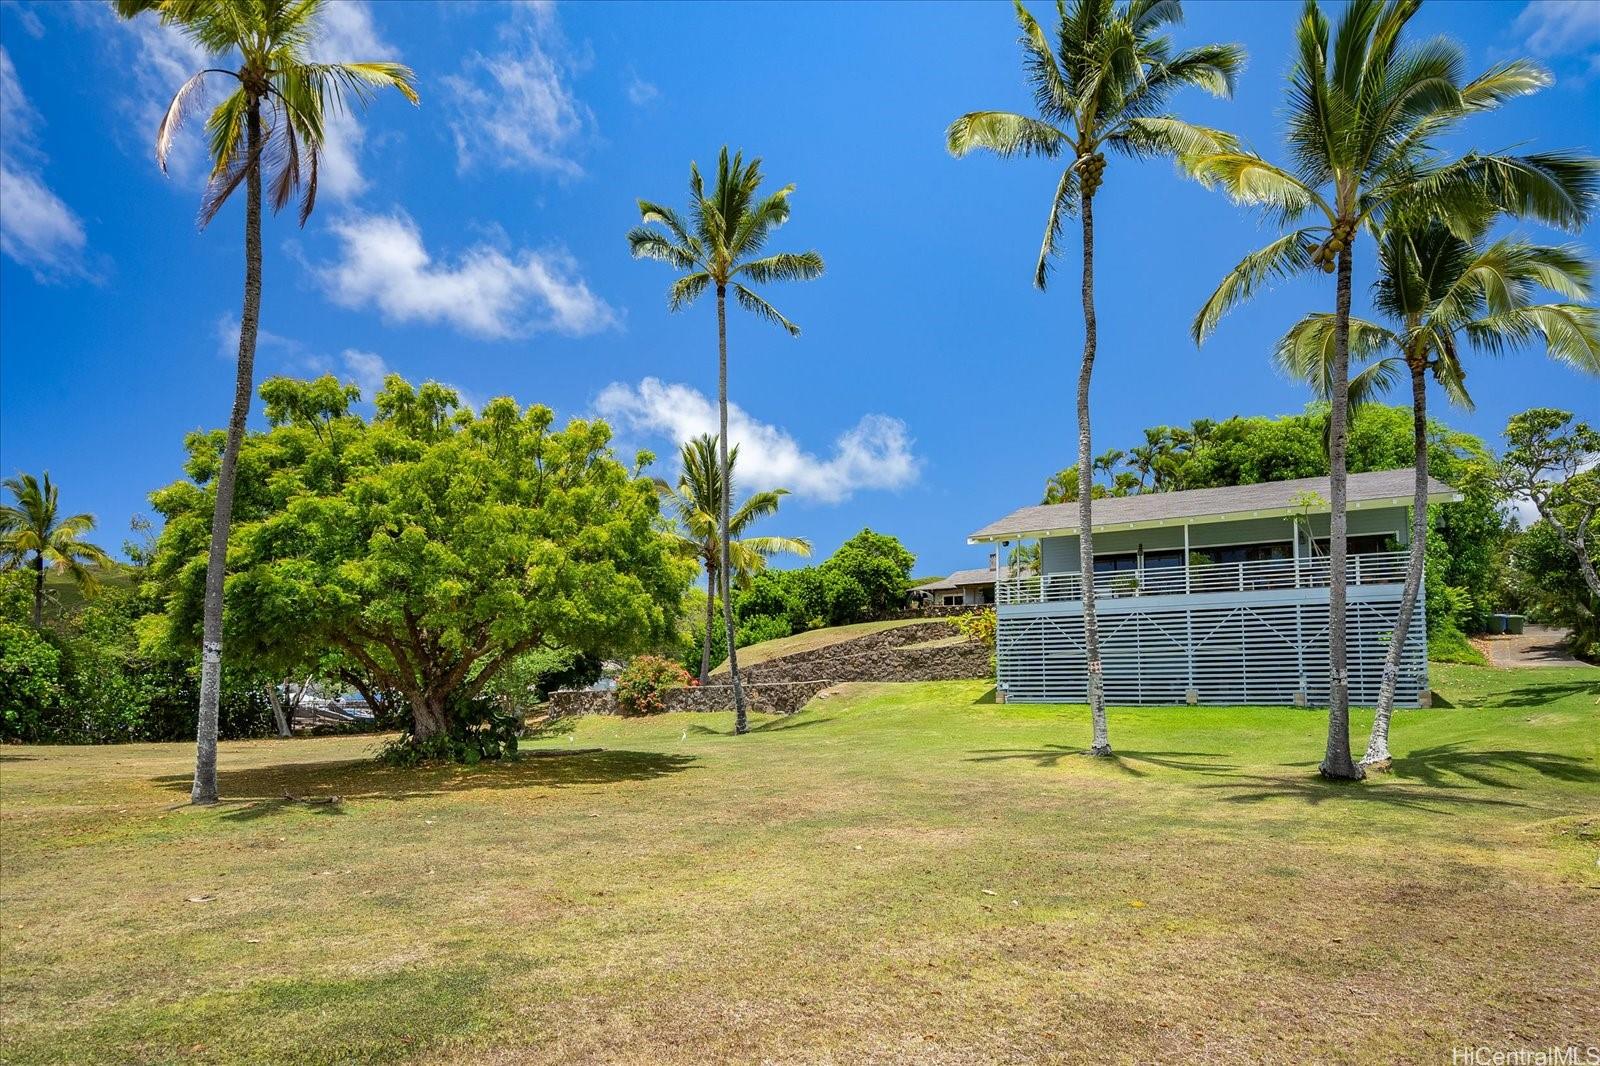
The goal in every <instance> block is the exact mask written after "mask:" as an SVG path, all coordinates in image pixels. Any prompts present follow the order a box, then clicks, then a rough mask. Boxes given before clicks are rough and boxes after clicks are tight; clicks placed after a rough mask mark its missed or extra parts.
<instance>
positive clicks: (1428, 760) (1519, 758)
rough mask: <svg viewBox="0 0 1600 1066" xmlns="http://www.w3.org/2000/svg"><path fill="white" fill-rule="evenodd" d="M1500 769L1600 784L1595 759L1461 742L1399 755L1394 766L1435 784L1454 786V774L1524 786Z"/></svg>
mask: <svg viewBox="0 0 1600 1066" xmlns="http://www.w3.org/2000/svg"><path fill="white" fill-rule="evenodd" d="M1496 771H1499V772H1500V773H1507V774H1510V773H1518V772H1527V771H1532V772H1533V773H1536V774H1539V775H1540V776H1542V777H1552V778H1555V779H1556V780H1558V781H1570V782H1573V783H1576V784H1600V767H1597V766H1595V764H1594V762H1593V760H1589V759H1581V758H1578V757H1577V756H1574V755H1560V754H1557V753H1556V752H1551V751H1521V750H1517V749H1501V750H1496V751H1474V750H1470V749H1465V748H1463V747H1462V746H1461V745H1460V744H1438V745H1435V746H1434V747H1431V748H1417V749H1414V750H1412V751H1409V752H1407V753H1406V754H1405V755H1404V756H1397V757H1396V758H1395V760H1394V763H1393V766H1392V767H1391V772H1392V773H1393V774H1394V776H1395V777H1397V778H1399V777H1404V778H1411V779H1414V780H1417V781H1420V782H1422V783H1423V784H1425V785H1432V786H1435V787H1454V786H1451V785H1450V784H1449V778H1450V777H1452V776H1454V777H1462V778H1466V779H1467V780H1468V781H1472V782H1475V783H1477V784H1480V785H1487V786H1489V787H1490V788H1510V789H1515V788H1519V787H1521V786H1519V785H1516V784H1512V783H1511V782H1508V781H1506V780H1504V779H1503V778H1502V777H1501V776H1499V775H1498V774H1497V773H1496Z"/></svg>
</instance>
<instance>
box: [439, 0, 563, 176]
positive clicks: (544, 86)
mask: <svg viewBox="0 0 1600 1066" xmlns="http://www.w3.org/2000/svg"><path fill="white" fill-rule="evenodd" d="M499 36H500V41H501V44H502V45H503V46H504V47H503V48H502V49H501V50H499V51H497V52H495V53H494V54H492V55H485V54H484V53H482V52H476V51H475V52H473V53H471V54H470V55H469V56H467V58H466V61H465V62H464V63H463V64H462V67H461V73H459V74H454V75H451V76H449V77H446V78H445V79H444V83H445V87H446V88H447V89H448V90H449V92H450V95H451V99H452V104H453V108H454V111H455V117H454V118H453V119H452V120H451V122H450V129H451V131H452V133H454V135H455V142H456V162H457V166H458V167H459V169H461V170H463V171H466V170H470V169H472V168H473V167H476V166H481V165H488V166H491V167H501V168H517V167H528V168H532V169H534V170H547V171H553V172H555V173H557V174H565V175H576V174H580V173H582V168H581V167H579V166H578V164H577V162H576V161H574V160H573V159H572V158H571V154H572V151H573V149H574V147H575V142H576V141H577V140H578V138H579V136H580V135H581V134H582V133H583V132H584V130H585V129H586V128H587V127H588V126H589V125H590V124H591V123H592V121H593V115H592V114H591V113H590V111H589V109H588V108H586V107H585V106H584V105H583V104H582V103H581V102H580V101H579V100H578V99H577V97H576V96H575V95H574V94H573V92H572V89H571V87H570V86H569V85H568V84H567V78H568V77H569V76H570V74H571V73H572V70H573V67H574V66H575V64H574V62H573V61H572V60H571V59H570V58H569V57H568V50H567V47H566V44H565V41H564V40H563V38H562V36H561V29H560V26H559V25H558V24H557V21H556V15H555V8H554V5H552V4H548V3H520V4H516V5H514V6H513V7H512V9H511V15H510V16H509V17H508V18H507V19H506V21H505V22H504V23H503V24H502V25H501V27H500V34H499Z"/></svg>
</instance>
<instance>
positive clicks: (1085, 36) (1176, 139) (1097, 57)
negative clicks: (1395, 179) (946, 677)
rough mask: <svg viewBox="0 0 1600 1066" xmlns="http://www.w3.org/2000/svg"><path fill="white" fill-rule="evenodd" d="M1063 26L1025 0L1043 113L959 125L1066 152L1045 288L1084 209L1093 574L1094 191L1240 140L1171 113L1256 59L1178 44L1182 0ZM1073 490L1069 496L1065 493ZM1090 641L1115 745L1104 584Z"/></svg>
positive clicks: (1086, 496) (983, 117) (1094, 703)
mask: <svg viewBox="0 0 1600 1066" xmlns="http://www.w3.org/2000/svg"><path fill="white" fill-rule="evenodd" d="M1057 10H1058V12H1059V15H1060V24H1059V25H1058V26H1057V28H1056V34H1055V41H1054V44H1053V45H1052V43H1051V41H1050V39H1049V38H1048V37H1047V36H1046V35H1045V31H1044V29H1043V28H1042V27H1041V26H1040V25H1039V23H1038V21H1037V20H1036V19H1035V18H1034V17H1033V16H1032V15H1031V14H1029V12H1028V9H1027V8H1025V7H1023V6H1022V3H1021V0H1018V2H1017V4H1016V17H1017V23H1018V25H1019V26H1020V27H1021V29H1022V37H1021V45H1022V59H1023V67H1024V70H1025V73H1026V75H1027V79H1028V82H1029V85H1030V87H1031V88H1032V89H1033V96H1034V104H1035V107H1036V109H1037V111H1038V114H1037V115H1036V116H1035V115H1022V114H1016V113H1014V112H1010V111H973V112H970V113H968V114H965V115H962V116H961V117H960V118H958V119H956V120H955V122H953V123H951V125H950V129H949V131H948V133H947V144H948V147H949V149H950V152H951V153H952V154H953V155H956V156H962V155H966V154H967V153H969V152H972V151H975V150H978V149H985V150H988V151H991V152H995V153H996V154H998V155H1000V156H1001V157H1003V158H1011V157H1014V156H1043V157H1045V158H1050V159H1056V158H1064V159H1065V160H1066V166H1065V167H1064V168H1063V169H1062V171H1061V176H1060V178H1058V179H1057V181H1056V188H1055V195H1054V196H1053V197H1052V198H1051V200H1050V210H1049V213H1048V215H1047V216H1046V220H1045V227H1044V241H1043V243H1042V244H1041V245H1040V248H1039V257H1038V260H1037V262H1036V263H1035V265H1034V270H1033V280H1034V284H1035V285H1037V286H1038V287H1039V288H1040V289H1044V288H1045V286H1046V284H1047V282H1048V280H1049V275H1050V266H1051V260H1052V259H1054V258H1055V255H1056V252H1057V250H1058V245H1059V243H1060V241H1061V237H1062V231H1063V229H1064V227H1065V225H1066V222H1067V220H1068V219H1070V218H1071V217H1072V216H1073V215H1077V216H1078V220H1079V224H1080V227H1081V233H1082V252H1083V277H1082V300H1083V355H1082V358H1081V360H1080V361H1079V364H1078V396H1077V413H1078V462H1077V470H1076V473H1077V478H1078V485H1077V488H1076V491H1075V493H1073V494H1072V496H1073V497H1074V498H1075V499H1076V500H1077V503H1078V530H1079V542H1078V545H1079V552H1080V554H1081V568H1082V572H1083V573H1085V574H1092V573H1094V525H1093V522H1092V517H1093V507H1092V500H1093V498H1094V492H1093V490H1092V483H1093V480H1094V469H1095V468H1094V458H1093V451H1092V442H1091V438H1090V432H1089V384H1090V380H1091V378H1092V376H1093V372H1094V361H1095V354H1096V348H1097V344H1098V337H1099V334H1098V332H1097V323H1096V319H1095V290H1094V239H1095V230H1094V200H1095V194H1096V192H1098V191H1099V189H1100V187H1101V185H1102V184H1104V182H1105V170H1106V156H1105V153H1106V152H1107V151H1108V150H1109V151H1111V152H1113V153H1116V154H1120V155H1124V156H1130V157H1133V158H1147V157H1150V156H1175V155H1179V154H1183V153H1195V152H1200V151H1203V150H1207V149H1212V148H1216V147H1219V146H1221V145H1223V144H1226V143H1231V141H1229V140H1228V138H1226V137H1225V136H1224V135H1222V134H1220V133H1218V132H1217V131H1216V130H1210V129H1206V128H1204V127H1201V126H1196V125H1193V124H1191V123H1188V122H1184V121H1183V120H1181V119H1179V118H1176V117H1175V116H1173V115H1171V114H1168V113H1167V112H1166V107H1167V104H1168V103H1169V101H1170V100H1171V98H1172V96H1173V94H1174V93H1176V92H1177V91H1178V90H1180V89H1184V88H1189V87H1196V88H1201V89H1204V90H1206V91H1207V92H1210V93H1213V94H1214V95H1217V96H1228V95H1230V94H1231V93H1232V92H1233V84H1234V78H1235V77H1236V75H1237V74H1238V72H1239V70H1240V68H1241V67H1243V65H1244V51H1243V49H1241V48H1240V47H1239V46H1238V45H1232V44H1207V45H1201V46H1199V47H1197V48H1189V49H1184V50H1177V49H1175V48H1174V47H1173V44H1172V40H1171V38H1169V37H1168V36H1167V35H1166V32H1165V31H1166V29H1167V27H1168V26H1170V25H1172V24H1174V23H1176V22H1178V21H1180V20H1181V18H1182V8H1181V5H1180V4H1179V3H1178V0H1127V2H1125V3H1120V4H1118V3H1113V2H1112V0H1072V2H1071V3H1061V4H1058V7H1057ZM1063 495H1065V494H1063ZM1083 627H1084V641H1085V645H1086V649H1087V653H1088V669H1089V703H1090V707H1091V710H1092V717H1093V721H1094V739H1093V743H1092V746H1091V747H1090V751H1091V752H1092V753H1093V754H1095V755H1110V754H1111V742H1110V739H1109V735H1108V733H1107V729H1106V709H1105V694H1104V689H1103V686H1102V683H1101V673H1100V641H1099V634H1098V630H1097V626H1096V619H1095V599H1094V588H1093V587H1092V583H1091V582H1085V583H1084V589H1083Z"/></svg>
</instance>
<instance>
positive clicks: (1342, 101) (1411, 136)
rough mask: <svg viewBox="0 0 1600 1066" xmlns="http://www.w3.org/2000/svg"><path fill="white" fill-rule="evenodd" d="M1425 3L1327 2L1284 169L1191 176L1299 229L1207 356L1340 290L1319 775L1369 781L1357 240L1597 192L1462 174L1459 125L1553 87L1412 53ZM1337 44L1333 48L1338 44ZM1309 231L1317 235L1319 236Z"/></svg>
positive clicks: (1483, 171)
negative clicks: (1239, 332) (1354, 505)
mask: <svg viewBox="0 0 1600 1066" xmlns="http://www.w3.org/2000/svg"><path fill="white" fill-rule="evenodd" d="M1419 6H1420V0H1352V2H1351V3H1349V4H1347V5H1346V6H1345V8H1344V11H1343V13H1342V14H1341V16H1340V19H1339V24H1338V27H1337V29H1336V30H1334V29H1332V28H1331V27H1330V24H1329V22H1328V20H1327V18H1326V17H1325V16H1324V15H1323V13H1322V10H1321V8H1320V7H1319V6H1318V4H1317V2H1316V0H1307V2H1306V5H1305V9H1304V12H1303V13H1302V15H1301V18H1300V21H1299V23H1298V24H1297V25H1296V28H1295V54H1294V63H1293V66H1292V67H1291V69H1290V72H1289V81H1288V93H1287V96H1288V100H1287V103H1288V107H1287V112H1286V126H1285V131H1284V139H1285V142H1286V146H1287V149H1288V152H1289V156H1290V159H1291V162H1290V163H1289V164H1287V165H1279V164H1276V163H1273V162H1271V161H1269V160H1268V159H1267V158H1265V157H1264V156H1262V155H1259V154H1257V153H1255V152H1253V151H1249V150H1247V149H1244V148H1230V147H1224V148H1220V149H1215V150H1209V151H1198V152H1193V153H1188V154H1187V155H1186V156H1185V157H1184V160H1183V161H1184V164H1185V166H1186V167H1187V169H1188V170H1189V171H1190V173H1191V174H1193V175H1194V176H1195V177H1196V178H1197V179H1198V180H1200V181H1201V182H1202V183H1204V184H1206V185H1208V186H1220V187H1221V188H1222V189H1223V190H1224V191H1225V192H1226V193H1227V195H1228V196H1229V197H1230V198H1232V199H1233V200H1234V201H1235V202H1237V203H1240V204H1243V205H1246V206H1249V207H1252V208H1255V209H1259V210H1263V211H1265V212H1266V214H1267V216H1268V217H1269V219H1270V220H1271V221H1272V222H1274V223H1275V224H1277V225H1280V226H1282V227H1283V228H1285V229H1287V230H1288V232H1286V233H1285V234H1284V235H1283V236H1281V237H1279V238H1277V239H1276V240H1274V241H1272V242H1271V243H1270V244H1268V245H1267V246H1266V247H1264V248H1261V249H1260V250H1258V251H1256V252H1252V253H1251V254H1250V255H1247V256H1246V257H1245V258H1244V259H1243V260H1242V261H1241V262H1240V263H1239V265H1238V266H1236V267H1235V268H1234V269H1233V270H1232V271H1231V272H1230V273H1229V274H1228V275H1227V276H1226V277H1224V278H1223V280H1222V282H1221V284H1219V285H1218V286H1217V289H1216V291H1215V292H1213V293H1212V295H1211V297H1210V298H1209V299H1208V300H1207V301H1206V303H1205V304H1204V306H1203V307H1202V308H1201V309H1200V312H1199V313H1198V314H1197V315H1196V317H1195V321H1194V325H1193V333H1194V337H1195V340H1196V343H1201V342H1203V341H1204V340H1205V338H1206V337H1207V336H1208V335H1209V334H1210V333H1211V332H1212V331H1213V330H1215V328H1216V326H1217V323H1218V322H1219V321H1220V320H1221V318H1222V316H1223V315H1224V314H1226V313H1227V312H1228V311H1229V310H1230V309H1232V308H1233V307H1235V306H1237V305H1238V304H1239V303H1240V302H1242V301H1244V300H1246V299H1248V298H1249V297H1250V296H1251V295H1253V294H1254V293H1256V292H1257V291H1259V290H1260V289H1261V288H1262V287H1263V286H1264V285H1265V284H1266V283H1268V282H1270V281H1272V280H1276V279H1280V278H1285V277H1289V276H1293V275H1296V274H1300V273H1306V272H1310V271H1313V270H1321V271H1323V272H1325V273H1330V274H1336V281H1335V290H1334V311H1333V336H1332V341H1331V343H1332V357H1331V359H1330V362H1329V374H1328V395H1329V406H1330V410H1329V418H1328V438H1329V439H1328V459H1329V496H1330V500H1329V505H1330V508H1331V511H1332V516H1331V521H1330V526H1331V529H1330V537H1329V540H1330V544H1329V552H1328V554H1329V561H1330V565H1331V568H1332V576H1331V580H1330V582H1329V584H1330V590H1329V626H1328V646H1329V663H1328V667H1329V698H1328V705H1329V710H1328V739H1327V745H1326V752H1325V755H1324V757H1323V760H1322V764H1321V772H1322V773H1323V774H1324V775H1325V776H1328V777H1334V778H1359V777H1361V776H1363V772H1362V770H1361V768H1360V767H1358V766H1357V765H1356V763H1355V760H1354V759H1353V758H1352V756H1351V752H1350V691H1349V678H1348V673H1347V660H1348V655H1347V645H1346V632H1347V626H1346V603H1345V601H1346V588H1345V586H1346V573H1345V566H1346V555H1347V551H1348V537H1347V516H1346V499H1347V477H1346V475H1347V464H1346V448H1347V444H1348V415H1349V405H1348V387H1349V341H1350V301H1351V291H1352V284H1353V278H1354V274H1355V250H1356V246H1357V238H1358V236H1359V235H1361V234H1362V233H1365V232H1367V231H1368V230H1369V228H1371V227H1373V226H1374V225H1375V224H1376V223H1377V222H1378V221H1380V220H1382V219H1383V218H1385V217H1386V215H1387V214H1389V213H1390V212H1391V211H1396V210H1398V209H1400V207H1401V205H1404V210H1405V211H1406V212H1408V213H1409V217H1413V218H1422V219H1426V218H1431V217H1438V218H1441V219H1443V220H1445V221H1446V222H1448V223H1450V224H1451V225H1452V226H1453V227H1459V228H1468V227H1471V226H1475V225H1478V224H1481V222H1482V219H1483V217H1484V211H1485V210H1486V209H1488V208H1496V209H1500V210H1505V211H1508V212H1511V213H1513V214H1517V215H1525V216H1532V217H1537V218H1541V219H1543V220H1545V221H1549V222H1553V223H1557V224H1561V225H1577V224H1580V223H1581V222H1582V220H1583V218H1584V217H1585V213H1586V212H1585V209H1584V204H1583V202H1582V201H1581V200H1580V199H1575V198H1574V195H1573V190H1574V189H1575V188H1583V187H1585V186H1586V185H1590V184H1592V182H1593V169H1592V166H1591V165H1590V164H1589V163H1588V161H1586V160H1583V159H1580V158H1578V157H1575V156H1572V155H1569V154H1565V153H1543V154H1535V155H1528V156H1511V155H1482V154H1479V153H1476V152H1473V153H1469V154H1467V155H1466V156H1464V157H1462V158H1460V159H1455V160H1450V159H1448V158H1446V157H1444V156H1442V155H1441V154H1440V152H1439V151H1438V150H1437V148H1436V141H1437V139H1438V137H1439V136H1440V135H1441V134H1443V133H1445V132H1447V131H1449V130H1450V129H1451V128H1452V127H1453V126H1455V125H1456V124H1457V123H1458V122H1459V121H1460V120H1461V119H1463V118H1465V117H1467V116H1469V115H1471V114H1473V113H1475V112H1480V111H1484V110H1487V109H1489V108H1492V107H1495V106H1497V105H1498V104H1500V103H1502V102H1504V101H1505V100H1507V99H1510V98H1513V97H1517V96H1522V95H1525V94H1527V93H1530V92H1534V91H1536V90H1537V89H1539V88H1541V87H1542V86H1544V85H1546V84H1548V82H1549V76H1548V75H1547V74H1545V72H1544V71H1542V70H1540V69H1539V68H1538V67H1536V66H1534V65H1532V64H1530V63H1526V62H1522V61H1511V62H1507V63H1504V64H1501V65H1499V66H1497V67H1495V68H1493V69H1491V70H1490V71H1488V72H1487V73H1485V74H1483V75H1481V76H1479V77H1477V78H1473V79H1470V80H1469V79H1467V78H1466V76H1465V71H1464V67H1465V59H1464V57H1463V54H1462V50H1461V48H1460V46H1459V45H1457V44H1456V43H1455V42H1453V41H1450V40H1448V39H1443V38H1440V39H1434V40H1429V41H1425V42H1422V43H1420V44H1406V43H1404V42H1403V41H1402V36H1403V32H1404V30H1405V27H1406V24H1407V23H1408V22H1409V21H1410V19H1411V17H1412V16H1413V15H1414V14H1415V13H1416V11H1417V8H1418V7H1419ZM1330 31H1331V36H1330ZM1308 220H1309V222H1308Z"/></svg>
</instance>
